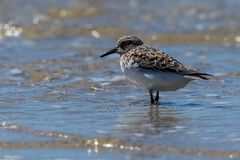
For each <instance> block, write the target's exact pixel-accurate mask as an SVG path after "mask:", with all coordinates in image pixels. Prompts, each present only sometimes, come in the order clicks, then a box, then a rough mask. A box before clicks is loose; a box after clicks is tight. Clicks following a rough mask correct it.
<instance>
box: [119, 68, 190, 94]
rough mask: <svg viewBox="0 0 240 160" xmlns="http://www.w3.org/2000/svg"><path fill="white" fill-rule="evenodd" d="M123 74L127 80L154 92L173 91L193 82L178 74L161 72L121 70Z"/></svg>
mask: <svg viewBox="0 0 240 160" xmlns="http://www.w3.org/2000/svg"><path fill="white" fill-rule="evenodd" d="M123 72H124V73H125V74H126V77H127V78H128V79H129V80H131V81H133V82H135V83H138V84H140V85H143V86H144V87H146V88H147V89H152V90H154V91H175V90H178V89H180V88H183V87H185V86H186V85H187V83H188V82H190V81H191V80H193V79H191V78H187V77H184V76H183V75H180V74H175V73H169V72H161V71H157V72H154V71H139V70H137V69H123Z"/></svg>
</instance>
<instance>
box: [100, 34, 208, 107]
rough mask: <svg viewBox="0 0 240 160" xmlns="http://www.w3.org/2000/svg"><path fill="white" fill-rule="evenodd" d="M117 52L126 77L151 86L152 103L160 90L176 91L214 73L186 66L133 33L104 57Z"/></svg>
mask: <svg viewBox="0 0 240 160" xmlns="http://www.w3.org/2000/svg"><path fill="white" fill-rule="evenodd" d="M113 53H117V54H119V55H120V56H121V58H120V65H121V69H122V71H123V72H124V73H125V75H126V77H127V78H128V79H129V80H130V81H133V82H135V83H137V84H140V85H143V86H144V87H145V88H147V89H148V91H149V94H150V98H151V104H157V103H158V101H159V91H175V90H178V89H180V88H183V87H185V86H186V85H187V84H188V82H190V81H192V80H194V79H204V80H208V77H207V76H211V75H210V74H207V73H201V72H198V71H195V70H193V69H190V68H187V67H185V66H184V65H183V64H182V63H180V62H179V61H177V60H176V59H174V58H173V57H171V56H169V55H168V54H166V53H164V52H162V51H159V50H157V49H155V48H152V47H150V46H149V45H147V44H144V43H143V41H142V40H140V39H139V38H138V37H136V36H133V35H127V36H123V37H121V38H119V39H118V41H117V45H116V47H115V48H113V49H111V50H110V51H108V52H107V53H105V54H103V55H101V56H100V57H105V56H107V55H110V54H113ZM154 92H156V96H155V97H154V96H153V93H154Z"/></svg>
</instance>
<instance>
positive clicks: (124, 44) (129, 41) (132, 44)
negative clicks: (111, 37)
mask: <svg viewBox="0 0 240 160" xmlns="http://www.w3.org/2000/svg"><path fill="white" fill-rule="evenodd" d="M142 44H143V41H142V40H140V39H139V38H138V37H136V36H133V35H128V36H123V37H121V38H119V39H118V41H117V45H116V47H115V48H113V49H111V50H109V51H108V52H106V53H105V54H103V55H101V56H100V57H101V58H102V57H105V56H108V55H110V54H113V53H117V54H119V55H120V56H121V55H123V54H125V53H127V52H128V51H129V50H130V49H134V48H136V47H138V46H141V45H142Z"/></svg>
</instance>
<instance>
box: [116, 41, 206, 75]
mask: <svg viewBox="0 0 240 160" xmlns="http://www.w3.org/2000/svg"><path fill="white" fill-rule="evenodd" d="M121 59H122V61H123V67H124V68H130V67H136V68H138V69H139V70H141V69H143V70H149V71H163V72H173V73H177V74H183V75H189V76H196V77H199V78H202V79H207V78H206V77H204V75H208V74H206V73H199V72H197V71H194V70H192V69H189V68H187V67H185V66H184V65H183V64H182V63H180V62H179V61H177V60H176V59H174V58H172V57H171V56H169V55H168V54H166V53H165V52H162V51H159V50H157V49H155V48H151V47H150V46H149V45H146V44H143V45H141V46H138V47H137V48H135V49H132V50H129V51H128V52H127V53H126V54H123V55H122V57H121Z"/></svg>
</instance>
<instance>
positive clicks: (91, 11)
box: [0, 0, 240, 160]
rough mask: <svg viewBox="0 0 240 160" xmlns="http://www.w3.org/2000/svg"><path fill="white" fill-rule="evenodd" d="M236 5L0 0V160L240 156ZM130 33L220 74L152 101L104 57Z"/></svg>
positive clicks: (114, 61)
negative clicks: (155, 102) (152, 104)
mask: <svg viewBox="0 0 240 160" xmlns="http://www.w3.org/2000/svg"><path fill="white" fill-rule="evenodd" d="M123 2H124V3H123ZM143 3H144V5H142V4H143ZM239 5H240V3H239V2H237V1H233V0H232V1H221V2H219V1H211V2H209V1H201V2H195V1H192V0H187V1H181V0H176V1H171V2H170V1H161V2H158V1H151V2H148V3H146V2H145V1H134V0H132V1H108V0H105V1H101V2H95V1H89V0H83V1H77V0H71V1H56V0H53V1H50V2H49V1H45V0H43V1H41V2H40V1H34V0H32V1H26V0H21V1H16V0H10V1H7V0H4V1H1V5H0V38H1V39H0V73H1V75H2V76H1V77H0V85H1V88H0V108H1V109H0V148H1V150H0V159H5V160H9V159H13V160H16V159H17V160H18V159H183V160H186V159H228V158H236V159H239V158H240V145H239V142H240V128H239V125H240V122H239V120H238V119H239V117H240V116H239V115H240V106H239V95H240V89H239V85H240V81H239V77H240V70H239V68H240V54H239V48H240V32H239V31H240V27H239V25H240V21H239V18H240V17H239V15H240V14H239V12H240V11H239V9H238V8H239ZM16 8H17V9H16ZM159 8H160V9H159ZM126 12H127V13H128V15H127V18H126ZM129 33H131V34H137V35H139V36H140V37H141V38H142V39H143V40H144V41H145V42H147V43H150V44H151V45H152V46H154V47H156V48H160V49H163V50H164V51H166V52H167V53H169V54H170V55H172V56H174V57H176V58H177V59H178V60H179V61H181V62H183V63H184V64H186V65H187V66H190V67H192V68H195V69H198V70H201V71H202V72H208V73H211V74H214V75H215V77H214V78H213V79H212V80H210V81H201V80H199V81H194V82H192V83H190V84H189V85H188V86H187V87H185V88H183V89H181V90H179V91H176V92H163V93H160V96H161V98H160V99H161V104H160V106H151V105H149V97H148V95H147V91H146V90H145V89H144V88H142V87H141V86H135V85H134V84H132V83H130V82H128V81H127V80H125V77H124V75H123V73H122V72H121V70H120V67H119V57H118V56H117V55H116V56H111V57H109V58H105V59H100V58H99V55H101V54H102V53H104V52H105V51H107V50H108V49H110V48H111V47H112V46H114V45H115V41H116V39H117V38H118V37H119V36H121V35H125V34H129Z"/></svg>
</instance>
